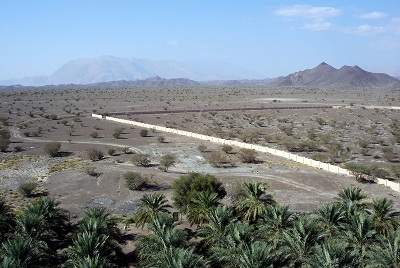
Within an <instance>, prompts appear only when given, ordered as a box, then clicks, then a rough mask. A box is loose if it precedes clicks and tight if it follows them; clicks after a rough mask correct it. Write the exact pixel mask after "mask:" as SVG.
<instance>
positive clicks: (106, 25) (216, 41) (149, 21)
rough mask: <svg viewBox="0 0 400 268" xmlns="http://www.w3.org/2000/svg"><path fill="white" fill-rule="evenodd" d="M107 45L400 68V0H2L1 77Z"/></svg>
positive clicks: (304, 65)
mask: <svg viewBox="0 0 400 268" xmlns="http://www.w3.org/2000/svg"><path fill="white" fill-rule="evenodd" d="M103 55H110V56H116V57H122V58H138V59H152V60H164V59H170V60H190V61H197V60H202V61H203V60H205V61H218V62H220V61H221V62H226V63H227V64H232V65H236V66H240V67H243V68H247V69H250V70H254V76H255V78H260V77H262V78H267V77H268V78H273V77H277V76H281V75H287V74H289V73H292V72H296V71H300V70H304V69H310V68H313V67H315V66H317V65H318V64H320V63H321V62H326V63H328V64H330V65H332V66H333V67H335V68H340V67H341V66H343V65H349V66H354V65H358V66H360V67H361V68H363V69H365V70H367V71H371V72H383V73H387V74H390V75H393V76H400V1H399V0H385V1H369V0H362V1H361V0H352V1H344V0H336V1H304V2H301V1H287V0H283V1H264V0H263V1H257V0H253V1H248V0H247V1H245V0H236V1H232V0H182V1H178V0H159V1H155V0H141V1H139V0H113V1H112V0H109V1H102V0H96V1H94V0H85V1H82V0H48V1H44V0H35V1H29V0H25V1H22V0H0V80H6V79H11V78H22V77H30V76H38V75H51V74H52V73H53V72H55V71H56V70H57V69H58V68H59V67H61V66H62V65H63V64H65V63H66V62H68V61H70V60H73V59H78V58H97V57H100V56H103Z"/></svg>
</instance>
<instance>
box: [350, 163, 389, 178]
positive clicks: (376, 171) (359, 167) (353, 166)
mask: <svg viewBox="0 0 400 268" xmlns="http://www.w3.org/2000/svg"><path fill="white" fill-rule="evenodd" d="M344 168H345V169H347V170H348V171H350V172H351V174H352V175H353V176H354V177H355V178H356V180H360V179H363V178H364V176H363V175H368V176H373V177H378V178H381V179H386V178H388V177H389V175H390V173H389V172H388V171H387V170H385V169H382V168H379V167H377V166H371V165H364V164H359V163H354V162H348V163H346V164H345V165H344Z"/></svg>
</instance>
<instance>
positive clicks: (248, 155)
mask: <svg viewBox="0 0 400 268" xmlns="http://www.w3.org/2000/svg"><path fill="white" fill-rule="evenodd" d="M239 158H240V159H241V160H242V162H243V163H256V162H257V152H256V151H254V150H251V149H240V150H239Z"/></svg>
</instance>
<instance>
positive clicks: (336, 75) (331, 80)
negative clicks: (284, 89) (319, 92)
mask: <svg viewBox="0 0 400 268" xmlns="http://www.w3.org/2000/svg"><path fill="white" fill-rule="evenodd" d="M269 85H270V86H277V87H281V86H312V87H388V86H395V87H399V86H400V81H399V80H398V79H396V78H394V77H391V76H389V75H387V74H382V73H370V72H367V71H364V70H363V69H361V68H360V67H358V66H353V67H350V66H343V67H341V68H340V69H335V68H334V67H332V66H330V65H329V64H326V63H325V62H323V63H321V64H320V65H318V66H317V67H315V68H313V69H307V70H304V71H300V72H296V73H292V74H289V75H288V76H285V77H278V78H276V79H274V80H273V81H272V82H271V83H269Z"/></svg>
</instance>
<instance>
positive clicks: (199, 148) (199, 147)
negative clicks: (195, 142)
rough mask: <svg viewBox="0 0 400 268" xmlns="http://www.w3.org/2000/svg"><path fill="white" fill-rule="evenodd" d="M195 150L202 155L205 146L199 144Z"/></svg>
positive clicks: (205, 148)
mask: <svg viewBox="0 0 400 268" xmlns="http://www.w3.org/2000/svg"><path fill="white" fill-rule="evenodd" d="M197 150H199V152H201V153H204V152H205V151H207V146H205V145H204V144H200V145H199V146H198V147H197Z"/></svg>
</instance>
